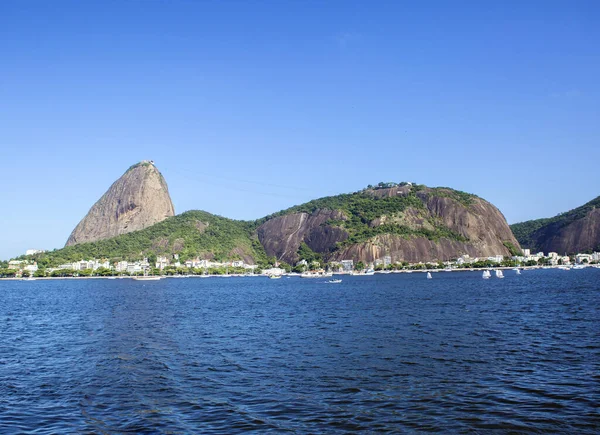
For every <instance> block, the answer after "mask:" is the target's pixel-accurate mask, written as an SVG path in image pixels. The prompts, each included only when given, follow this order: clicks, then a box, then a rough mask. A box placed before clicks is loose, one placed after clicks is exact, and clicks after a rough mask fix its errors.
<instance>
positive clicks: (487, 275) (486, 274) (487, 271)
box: [481, 270, 492, 279]
mask: <svg viewBox="0 0 600 435" xmlns="http://www.w3.org/2000/svg"><path fill="white" fill-rule="evenodd" d="M491 276H492V274H491V273H490V271H489V270H484V271H483V275H482V276H481V277H482V278H483V279H490V277H491Z"/></svg>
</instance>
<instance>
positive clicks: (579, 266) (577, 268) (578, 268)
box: [573, 264, 585, 270]
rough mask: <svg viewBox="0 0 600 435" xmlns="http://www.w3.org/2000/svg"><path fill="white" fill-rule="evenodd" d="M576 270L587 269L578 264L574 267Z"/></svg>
mask: <svg viewBox="0 0 600 435" xmlns="http://www.w3.org/2000/svg"><path fill="white" fill-rule="evenodd" d="M573 269H574V270H581V269H585V266H584V265H583V264H576V265H575V266H573Z"/></svg>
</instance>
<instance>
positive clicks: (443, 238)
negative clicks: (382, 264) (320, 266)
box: [258, 186, 520, 263]
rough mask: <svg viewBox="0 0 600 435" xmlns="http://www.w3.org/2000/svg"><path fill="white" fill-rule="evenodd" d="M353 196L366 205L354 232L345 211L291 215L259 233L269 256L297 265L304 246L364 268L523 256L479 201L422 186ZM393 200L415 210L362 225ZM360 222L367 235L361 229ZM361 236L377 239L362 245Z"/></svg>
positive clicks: (492, 210) (493, 211) (500, 219)
mask: <svg viewBox="0 0 600 435" xmlns="http://www.w3.org/2000/svg"><path fill="white" fill-rule="evenodd" d="M355 195H360V199H361V201H362V202H357V201H354V202H350V206H351V207H354V208H353V210H354V213H355V214H356V215H355V216H354V218H355V219H354V227H353V229H349V228H347V227H348V226H346V225H345V224H344V222H343V221H344V220H348V219H350V218H351V216H348V215H347V211H346V210H344V211H342V210H332V209H319V208H317V209H316V210H314V211H313V212H312V213H307V212H293V213H289V214H283V215H280V216H278V217H275V218H272V219H269V220H267V221H266V222H265V223H264V224H262V225H261V226H260V227H259V228H258V237H259V240H260V242H261V243H262V244H263V246H264V248H265V251H266V252H267V255H270V256H275V257H277V258H278V259H280V260H284V261H286V262H288V263H294V262H296V261H297V260H298V259H299V258H298V255H297V251H298V248H299V246H300V244H301V243H302V242H305V243H306V244H307V245H308V246H309V247H310V248H311V249H312V250H313V251H315V252H318V253H320V254H322V255H323V257H324V258H325V259H326V260H344V259H352V260H354V261H363V262H371V261H374V260H375V259H378V258H383V257H384V256H387V255H389V256H391V257H392V261H408V262H419V261H423V262H428V261H447V260H450V259H456V258H458V257H460V256H461V255H464V254H467V255H470V256H471V257H488V256H495V255H503V256H510V255H513V253H514V251H518V250H520V246H519V243H518V242H517V240H516V239H515V237H514V235H513V233H512V232H511V230H510V228H509V226H508V224H507V223H506V219H505V218H504V216H503V215H502V213H500V211H499V210H498V209H497V208H496V207H494V206H493V205H492V204H490V203H489V202H487V201H485V200H483V199H481V198H479V197H477V196H474V195H468V194H464V193H462V192H457V191H454V190H452V189H446V188H435V189H430V188H427V187H424V186H420V187H419V189H415V188H413V187H411V186H401V187H393V188H384V189H374V190H373V189H371V190H366V191H363V192H360V193H356V194H355ZM394 197H398V200H402V198H404V199H406V200H408V199H409V198H410V200H411V201H413V202H412V204H414V206H409V207H406V208H404V209H402V210H401V211H398V212H394V213H391V214H380V215H378V216H377V217H375V218H374V219H372V220H370V221H369V222H364V218H365V216H368V215H369V211H370V210H371V209H373V210H378V208H377V206H378V201H381V200H383V199H387V200H390V199H391V201H394V199H393V198H394ZM369 198H371V199H369ZM346 199H347V197H346ZM338 202H339V201H338ZM357 203H359V204H364V206H363V207H364V208H365V209H366V210H367V212H365V213H363V210H360V209H358V210H357V209H356V206H355V204H357ZM350 206H349V207H350ZM358 218H360V219H361V220H362V221H363V222H364V229H363V228H360V227H359V228H358V229H357V226H356V221H357V220H358ZM331 221H336V222H331ZM378 227H381V228H378ZM378 229H380V230H381V231H377V230H378ZM396 229H402V231H400V230H398V231H396ZM369 231H370V232H369ZM361 233H362V234H373V235H372V236H370V237H368V238H367V240H360V238H361V235H362V234H361ZM426 235H428V237H427V236H426ZM353 240H356V241H355V242H352V243H351V241H353ZM511 251H512V252H511Z"/></svg>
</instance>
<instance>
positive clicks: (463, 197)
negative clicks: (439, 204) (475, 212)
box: [429, 187, 478, 207]
mask: <svg viewBox="0 0 600 435" xmlns="http://www.w3.org/2000/svg"><path fill="white" fill-rule="evenodd" d="M429 192H430V193H429V194H430V195H431V196H441V197H444V198H451V199H453V200H455V201H457V202H459V203H461V204H462V205H464V206H465V207H469V206H471V205H473V203H474V202H475V199H476V198H478V197H477V195H473V194H472V193H467V192H462V191H460V190H454V189H450V188H449V187H433V188H431V189H430V191H429Z"/></svg>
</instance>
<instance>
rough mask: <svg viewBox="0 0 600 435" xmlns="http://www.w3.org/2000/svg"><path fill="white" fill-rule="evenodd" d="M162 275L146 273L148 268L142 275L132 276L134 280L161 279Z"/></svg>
mask: <svg viewBox="0 0 600 435" xmlns="http://www.w3.org/2000/svg"><path fill="white" fill-rule="evenodd" d="M161 278H162V276H160V275H148V270H147V269H146V270H144V275H143V276H134V277H133V279H135V280H136V281H158V280H159V279H161Z"/></svg>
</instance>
